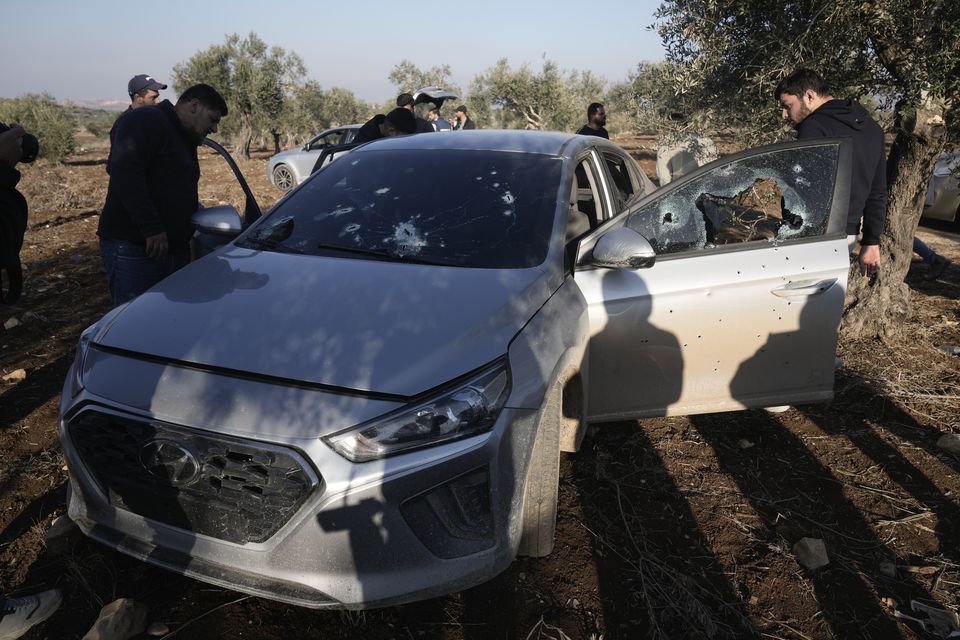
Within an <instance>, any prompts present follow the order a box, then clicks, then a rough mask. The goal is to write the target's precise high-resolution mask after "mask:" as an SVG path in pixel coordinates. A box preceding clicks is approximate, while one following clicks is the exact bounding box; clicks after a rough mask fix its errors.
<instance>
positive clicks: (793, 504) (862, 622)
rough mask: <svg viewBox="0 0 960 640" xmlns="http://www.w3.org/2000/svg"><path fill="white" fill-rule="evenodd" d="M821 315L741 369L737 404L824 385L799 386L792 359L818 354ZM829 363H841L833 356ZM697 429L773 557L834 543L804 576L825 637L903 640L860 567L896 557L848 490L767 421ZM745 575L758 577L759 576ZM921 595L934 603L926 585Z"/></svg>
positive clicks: (766, 557)
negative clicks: (740, 441)
mask: <svg viewBox="0 0 960 640" xmlns="http://www.w3.org/2000/svg"><path fill="white" fill-rule="evenodd" d="M815 311H816V305H809V304H808V305H805V306H804V308H803V309H802V311H801V313H800V316H799V325H798V326H797V327H795V328H793V329H789V330H786V331H784V332H781V333H773V334H770V336H769V338H768V339H767V341H766V343H765V344H764V345H763V346H761V347H760V348H759V349H758V350H757V352H756V353H755V354H754V355H753V356H752V357H750V358H749V359H747V360H746V361H744V362H743V363H742V364H741V366H740V367H739V368H738V370H737V373H736V375H735V376H734V378H733V380H732V381H731V384H730V392H731V395H732V396H733V398H734V399H736V400H738V401H740V402H742V403H743V404H745V405H748V406H750V405H752V406H758V405H759V406H762V403H761V402H759V401H760V400H762V399H763V392H764V391H766V392H775V390H777V389H788V388H789V387H788V385H789V383H790V381H791V378H792V379H793V380H795V382H796V384H797V385H800V384H806V383H809V382H813V383H817V382H818V381H817V380H814V381H809V380H800V379H798V376H799V375H800V374H799V372H800V371H801V370H802V371H808V370H809V369H808V368H806V367H796V366H794V365H795V362H793V361H791V360H790V359H788V358H786V357H785V356H784V354H789V353H794V354H797V353H800V352H801V351H802V349H803V348H804V346H806V347H807V348H809V349H810V350H811V351H815V349H813V348H812V346H811V345H812V344H813V343H811V342H810V340H812V339H814V338H815V336H818V335H822V334H819V333H818V332H817V329H816V327H817V323H818V322H822V321H823V320H822V319H821V318H818V317H815ZM822 357H827V356H826V355H824V356H822ZM829 357H830V359H831V360H832V358H833V353H832V351H831V352H830V353H829ZM831 369H832V366H831ZM814 375H817V374H814ZM758 389H759V390H760V391H761V393H759V394H758V393H757V390H758ZM771 390H772V391H771ZM691 422H692V423H693V424H694V425H695V427H696V428H697V430H698V431H699V433H700V435H701V436H702V437H703V438H704V440H705V441H706V442H707V443H708V444H709V445H710V446H711V447H712V448H713V450H714V451H715V453H716V456H717V459H718V461H719V464H720V467H721V469H722V470H723V472H724V473H726V474H728V475H729V476H730V477H732V478H733V480H734V481H735V482H736V484H737V486H738V487H739V489H740V493H741V494H742V495H743V496H745V497H746V498H747V500H748V501H749V503H750V505H751V507H752V508H753V510H754V511H755V512H756V513H757V514H758V515H759V517H760V521H761V523H760V525H759V526H758V527H756V529H755V531H754V535H757V536H759V537H760V538H766V539H767V540H768V544H767V549H768V550H773V549H776V548H778V547H782V546H783V543H784V542H786V543H787V545H788V547H789V546H790V545H793V544H794V543H796V542H798V541H799V540H800V538H802V537H810V538H819V539H822V540H823V541H824V543H825V545H826V548H827V553H828V556H829V558H830V564H828V565H827V566H825V567H822V568H819V569H813V570H808V571H805V573H804V574H803V577H800V575H799V574H794V575H797V576H798V579H799V580H801V581H803V582H807V581H808V582H809V584H811V585H812V587H813V592H814V595H815V597H816V603H817V604H818V606H819V609H820V611H821V612H822V613H823V623H824V624H826V625H827V626H828V628H829V630H827V629H823V630H822V631H823V633H828V634H830V635H832V636H836V637H883V638H898V637H902V636H901V634H900V630H899V628H898V625H897V623H896V621H895V620H894V619H893V618H892V617H891V616H889V615H888V614H887V612H885V611H884V610H883V609H882V608H881V607H880V604H879V598H878V597H877V591H876V590H877V585H875V584H872V583H871V582H870V580H869V579H868V577H867V575H866V573H865V572H864V571H863V570H861V569H860V568H859V563H860V562H867V563H873V562H877V556H878V554H879V555H880V556H883V555H884V554H886V555H890V554H891V551H890V550H888V549H886V547H887V542H886V541H885V540H881V539H880V538H879V537H878V536H877V534H876V533H875V532H874V530H873V529H872V528H871V526H870V525H869V523H868V522H867V521H866V519H865V517H864V513H863V512H861V511H860V509H859V508H858V507H857V506H856V505H855V504H854V503H853V502H852V501H851V500H850V498H849V497H847V495H845V493H844V489H843V484H842V483H841V482H839V481H838V480H837V479H836V478H834V476H833V474H832V473H831V470H830V469H829V468H828V467H827V466H825V465H824V463H823V462H821V460H820V459H819V458H818V456H817V455H816V454H815V453H814V452H813V451H811V450H810V449H808V448H807V445H806V444H805V442H804V441H803V440H802V439H801V438H800V437H799V436H798V435H797V434H796V433H794V432H793V431H791V430H790V429H788V428H787V427H785V426H784V425H783V424H782V423H781V422H780V421H778V420H776V419H774V418H773V417H771V416H770V415H769V414H766V413H763V412H746V413H741V414H739V415H738V417H737V420H736V423H735V424H731V420H730V418H729V417H728V416H721V415H703V416H694V417H693V418H691ZM744 436H746V437H747V439H749V440H752V441H753V442H754V443H757V442H759V443H760V444H759V446H751V447H750V448H749V449H742V448H741V447H739V446H737V444H735V442H736V439H737V438H743V437H744ZM757 560H758V561H759V562H760V564H762V565H763V566H764V570H765V571H770V568H771V566H773V565H777V564H779V565H781V566H780V568H779V569H778V570H779V571H782V572H784V573H787V572H793V571H794V570H795V568H796V566H797V565H796V564H793V560H791V559H790V557H789V556H787V555H780V556H779V557H776V556H774V555H772V554H770V553H769V551H768V552H764V554H763V555H762V556H761V557H759V558H758V559H757ZM741 570H742V571H745V572H749V571H750V567H749V565H746V566H743V567H741ZM908 581H909V578H908ZM801 588H802V587H801V586H800V584H798V585H797V586H796V589H797V591H798V592H799V590H800V589H801ZM911 591H912V592H913V593H914V594H922V593H925V590H924V589H922V588H921V587H920V586H919V585H917V584H916V583H914V584H913V585H912V588H911ZM796 606H798V604H797V603H794V604H792V605H791V606H790V608H784V609H783V610H780V611H778V610H773V611H771V616H772V617H773V618H775V619H785V618H788V617H790V616H791V615H794V613H795V611H793V610H794V608H795V607H796ZM791 611H793V613H791Z"/></svg>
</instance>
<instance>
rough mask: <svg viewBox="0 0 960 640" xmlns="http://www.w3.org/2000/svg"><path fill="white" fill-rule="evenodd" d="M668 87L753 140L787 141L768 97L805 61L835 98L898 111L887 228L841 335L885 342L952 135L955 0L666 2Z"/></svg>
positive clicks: (959, 14)
mask: <svg viewBox="0 0 960 640" xmlns="http://www.w3.org/2000/svg"><path fill="white" fill-rule="evenodd" d="M656 19H657V29H658V31H659V33H660V35H661V37H662V38H663V41H664V44H665V47H666V50H667V57H668V59H669V60H670V61H671V62H674V63H676V64H677V65H678V67H677V71H676V73H675V75H674V79H673V82H674V90H675V92H676V93H677V94H678V95H689V96H690V97H692V98H693V100H694V102H696V103H700V104H703V105H706V106H707V109H708V111H709V112H710V117H711V118H714V119H715V120H716V122H717V123H718V124H727V125H732V126H734V127H736V128H737V129H738V131H739V132H740V133H741V134H742V135H744V136H746V137H749V138H750V139H752V140H755V141H759V140H771V139H775V138H777V137H784V136H785V135H786V133H787V129H786V128H784V127H783V126H782V125H779V124H778V120H777V117H778V115H779V110H778V109H777V107H776V102H775V100H774V96H773V91H774V88H775V87H776V85H777V83H778V82H779V80H780V79H781V78H783V77H784V76H786V75H788V74H789V73H791V72H792V71H793V70H794V69H796V68H798V67H801V66H805V67H809V68H812V69H815V70H817V71H818V72H819V73H820V74H821V75H822V76H823V77H824V79H825V80H826V81H827V83H828V84H829V85H830V86H831V87H832V94H833V95H834V97H837V98H847V97H851V98H857V99H863V98H865V97H866V96H868V95H869V96H874V97H876V98H877V99H879V100H880V101H882V102H883V104H884V106H886V107H890V108H893V109H894V110H895V113H894V117H893V121H894V126H893V129H892V133H894V134H895V139H894V141H893V145H892V147H891V150H890V153H889V157H888V160H887V175H888V204H887V226H886V231H885V232H884V234H883V236H882V238H881V241H880V253H881V267H880V272H879V274H878V275H877V276H876V277H875V278H866V277H862V276H860V274H859V272H856V271H854V270H851V274H850V286H849V288H848V295H847V305H846V309H845V312H844V322H843V326H842V330H843V332H844V334H845V335H850V336H863V337H873V336H879V337H884V336H888V335H892V334H894V333H896V332H897V331H898V329H899V327H901V326H903V325H902V322H901V320H902V319H903V318H905V317H906V316H907V314H909V312H910V308H909V290H908V288H907V287H906V285H905V284H904V282H903V280H904V276H905V274H906V271H907V269H908V268H909V263H910V256H911V241H912V238H913V234H914V232H915V230H916V226H917V221H918V219H919V216H920V213H921V211H922V205H923V200H924V195H925V189H926V183H927V180H928V178H929V176H930V173H931V170H932V167H933V163H934V161H935V159H936V157H937V156H938V155H939V153H940V152H941V151H942V150H943V149H944V147H945V144H946V143H947V142H948V141H949V140H950V139H951V138H953V139H955V137H956V134H957V131H958V113H957V106H958V104H957V102H958V97H960V2H957V1H956V0H791V1H782V0H781V1H773V2H771V1H770V0H667V1H665V2H663V3H662V4H661V5H660V8H659V9H658V11H657V14H656Z"/></svg>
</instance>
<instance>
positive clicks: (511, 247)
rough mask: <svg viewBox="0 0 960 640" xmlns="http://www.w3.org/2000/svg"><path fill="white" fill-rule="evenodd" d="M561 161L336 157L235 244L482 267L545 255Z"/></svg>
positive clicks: (523, 263)
mask: <svg viewBox="0 0 960 640" xmlns="http://www.w3.org/2000/svg"><path fill="white" fill-rule="evenodd" d="M560 166H561V163H560V160H559V159H557V158H553V157H550V156H536V155H531V154H516V153H506V152H499V153H497V152H491V153H489V154H478V153H470V154H462V153H460V152H456V151H445V150H436V151H433V152H431V153H423V151H422V150H419V151H416V152H413V151H373V150H371V151H360V152H355V153H352V154H350V155H347V156H345V157H343V158H340V159H338V160H337V161H336V162H334V163H332V164H331V165H329V166H328V167H327V168H325V169H323V170H322V171H321V172H320V173H319V174H318V175H317V176H315V177H314V179H313V180H311V181H310V182H309V183H308V184H306V185H304V186H303V187H302V188H301V189H300V190H299V191H297V192H296V193H294V194H292V195H291V196H290V197H289V198H288V199H287V200H286V201H285V202H283V203H281V204H280V205H279V206H278V207H277V208H276V209H275V210H274V211H273V213H272V214H271V215H270V216H269V218H267V219H266V220H264V221H263V222H262V223H260V224H258V225H257V226H256V228H254V229H252V230H251V232H250V233H248V234H246V236H244V238H243V239H242V240H241V241H239V242H238V243H237V244H238V245H240V246H244V247H249V248H254V249H263V250H267V251H277V252H286V253H305V254H315V255H333V256H337V257H347V258H363V259H383V260H397V261H405V262H420V263H428V264H441V265H448V266H461V267H479V268H500V269H502V268H525V267H534V266H537V265H539V264H540V263H541V262H543V260H544V259H545V257H546V253H547V246H548V242H549V239H550V231H551V229H552V226H553V218H554V213H555V209H556V203H557V191H558V184H559V173H560Z"/></svg>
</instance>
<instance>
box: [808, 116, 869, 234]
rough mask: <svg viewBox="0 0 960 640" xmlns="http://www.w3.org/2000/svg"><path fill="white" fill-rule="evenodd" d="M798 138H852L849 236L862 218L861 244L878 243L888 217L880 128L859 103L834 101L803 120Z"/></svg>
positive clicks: (853, 232)
mask: <svg viewBox="0 0 960 640" xmlns="http://www.w3.org/2000/svg"><path fill="white" fill-rule="evenodd" d="M797 135H798V138H799V139H800V140H810V139H815V138H833V137H851V138H853V172H852V175H851V179H850V209H849V212H848V213H847V235H857V234H858V233H860V218H861V217H862V218H863V235H862V237H861V239H860V244H861V245H871V244H879V243H880V234H881V233H883V226H884V223H885V222H886V218H887V162H886V153H885V151H884V145H883V129H881V128H880V125H878V124H877V123H876V122H874V121H873V119H872V118H871V117H870V114H868V113H867V110H866V109H864V108H863V107H862V106H860V104H859V103H857V102H855V101H853V100H836V99H834V100H829V101H827V102H825V103H823V104H822V105H820V108H818V109H817V110H816V111H814V112H813V113H811V114H810V115H809V116H807V117H806V118H804V120H803V122H801V123H800V126H799V127H797Z"/></svg>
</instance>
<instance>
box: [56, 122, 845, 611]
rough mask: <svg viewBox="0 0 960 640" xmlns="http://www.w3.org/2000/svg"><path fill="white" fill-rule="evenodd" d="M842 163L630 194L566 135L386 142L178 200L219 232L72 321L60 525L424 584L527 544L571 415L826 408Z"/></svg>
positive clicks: (390, 593) (220, 568) (549, 524)
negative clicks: (153, 277)
mask: <svg viewBox="0 0 960 640" xmlns="http://www.w3.org/2000/svg"><path fill="white" fill-rule="evenodd" d="M850 157H851V154H850V148H849V142H847V141H845V140H829V139H826V140H816V141H803V142H792V143H789V144H784V145H777V146H771V147H764V148H759V149H754V150H750V151H746V152H742V153H739V154H737V155H734V156H728V157H725V158H722V159H721V160H719V161H717V162H714V163H711V164H709V165H706V166H704V167H701V168H699V169H697V170H696V171H694V172H693V173H691V174H688V175H686V176H684V177H682V178H680V179H678V180H677V181H675V182H672V183H671V184H670V185H669V186H667V187H664V188H662V189H660V190H657V191H655V192H653V193H645V192H646V191H648V190H649V183H648V182H646V181H645V178H644V177H643V174H642V172H641V171H640V169H639V167H638V166H637V164H636V163H635V162H634V161H633V160H632V159H631V158H630V157H629V156H628V155H627V154H626V153H624V151H622V150H621V149H620V148H619V147H617V146H616V145H615V144H613V143H611V142H609V141H607V140H603V139H600V138H596V137H588V136H577V135H568V134H561V133H542V132H522V131H492V130H486V131H468V132H462V133H460V134H458V135H437V136H424V135H418V136H405V137H396V138H390V139H384V140H379V141H376V142H373V143H370V144H367V145H364V146H361V147H358V148H357V149H355V150H354V151H353V152H352V153H351V154H350V155H349V156H348V157H347V158H345V159H343V160H341V161H338V162H334V163H332V164H330V165H328V166H327V167H325V168H323V169H322V170H320V171H318V172H317V173H316V174H315V175H314V176H313V177H312V178H311V179H310V180H308V181H307V182H306V183H304V184H303V185H302V186H301V187H300V188H298V189H297V190H296V191H294V192H292V193H291V194H290V195H289V196H288V197H287V198H285V199H283V200H281V201H280V202H279V203H278V204H277V205H276V206H275V207H274V208H273V209H272V210H270V211H269V212H267V213H266V214H265V215H264V216H263V217H262V218H261V219H260V220H259V221H257V222H256V223H254V224H252V225H251V226H250V227H249V228H247V229H246V230H244V231H242V232H240V227H241V224H240V220H239V216H238V215H237V214H236V212H235V211H233V212H232V213H231V212H230V211H229V210H223V209H217V210H211V209H207V210H204V211H203V212H201V213H199V214H198V215H197V216H196V218H195V219H196V221H197V222H198V224H199V226H200V227H201V229H203V230H205V231H208V232H210V233H221V234H234V235H235V234H239V235H238V236H236V237H235V238H234V239H233V240H232V241H230V242H228V243H227V244H225V245H224V246H222V247H221V248H219V249H215V250H214V251H213V252H212V253H210V254H209V255H207V256H205V257H203V258H201V259H199V260H197V261H195V262H194V263H192V264H190V265H189V266H187V267H186V268H184V269H182V270H181V271H179V272H177V273H175V274H173V275H172V276H170V277H169V278H167V279H166V280H164V281H163V282H161V283H159V284H158V285H157V286H155V287H154V288H152V289H150V290H149V291H147V292H146V293H145V294H143V295H141V296H140V297H138V298H136V299H135V300H133V301H132V302H130V303H128V304H127V305H125V306H121V307H118V308H116V309H114V310H113V311H111V312H110V313H108V314H107V315H106V316H104V317H103V319H101V320H100V321H99V322H98V323H96V324H95V325H93V326H92V327H90V328H89V329H87V330H86V331H84V333H83V334H82V336H81V338H80V343H79V346H78V348H77V352H76V359H75V361H74V364H73V366H72V368H71V369H70V371H69V373H68V375H67V379H66V381H65V383H64V388H63V395H62V400H61V404H60V413H59V435H60V438H61V440H62V443H63V450H64V454H65V456H66V459H67V464H68V466H69V471H70V478H71V480H70V490H69V492H68V493H69V497H68V502H69V504H68V512H69V515H70V517H71V518H72V519H73V520H74V521H75V522H76V523H77V524H78V525H79V526H80V527H81V529H82V530H83V531H84V532H85V533H86V534H87V535H89V536H90V537H92V538H94V539H96V540H99V541H101V542H102V543H104V544H106V545H109V546H111V547H113V548H115V549H118V550H120V551H122V552H124V553H127V554H130V555H132V556H135V557H138V558H141V559H143V560H145V561H147V562H150V563H153V564H155V565H159V566H161V567H166V568H168V569H171V570H173V571H177V572H180V573H183V574H186V575H188V576H192V577H194V578H197V579H199V580H203V581H207V582H210V583H213V584H217V585H221V586H225V587H229V588H231V589H236V590H238V591H242V592H246V593H251V594H256V595H260V596H264V597H267V598H272V599H276V600H280V601H283V602H287V603H292V604H297V605H302V606H307V607H335V608H361V607H373V606H383V605H387V604H394V603H400V602H406V601H411V600H417V599H423V598H429V597H432V596H436V595H440V594H444V593H449V592H454V591H458V590H462V589H464V588H466V587H470V586H472V585H476V584H478V583H480V582H483V581H485V580H488V579H489V578H491V577H493V576H495V575H496V574H497V573H499V572H500V571H502V570H503V569H505V568H506V567H507V566H508V565H509V564H510V563H511V562H512V561H513V559H514V558H515V557H516V556H517V555H518V554H522V555H528V556H543V555H546V554H548V553H550V551H551V549H552V547H553V540H554V525H555V517H556V512H557V491H558V488H557V485H558V473H559V471H558V468H559V461H560V456H561V452H574V451H576V450H577V449H578V448H579V447H580V444H581V440H582V438H583V436H584V432H585V425H586V423H587V421H592V422H604V421H614V420H624V419H631V418H636V417H640V416H660V415H676V414H693V413H703V412H717V411H732V410H738V409H743V408H745V407H764V406H770V405H783V404H796V403H806V402H816V401H824V400H827V399H829V398H831V396H832V393H833V379H834V349H835V346H836V335H837V327H838V324H839V319H840V312H841V310H842V307H843V298H844V290H845V287H846V277H847V268H848V253H847V248H846V239H845V231H844V227H845V220H846V202H847V193H848V192H849V172H850V167H849V165H850ZM214 209H216V208H214ZM225 214H227V215H225ZM231 215H232V218H233V220H232V221H230V220H228V219H229V218H230V217H231ZM225 221H226V222H225Z"/></svg>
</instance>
